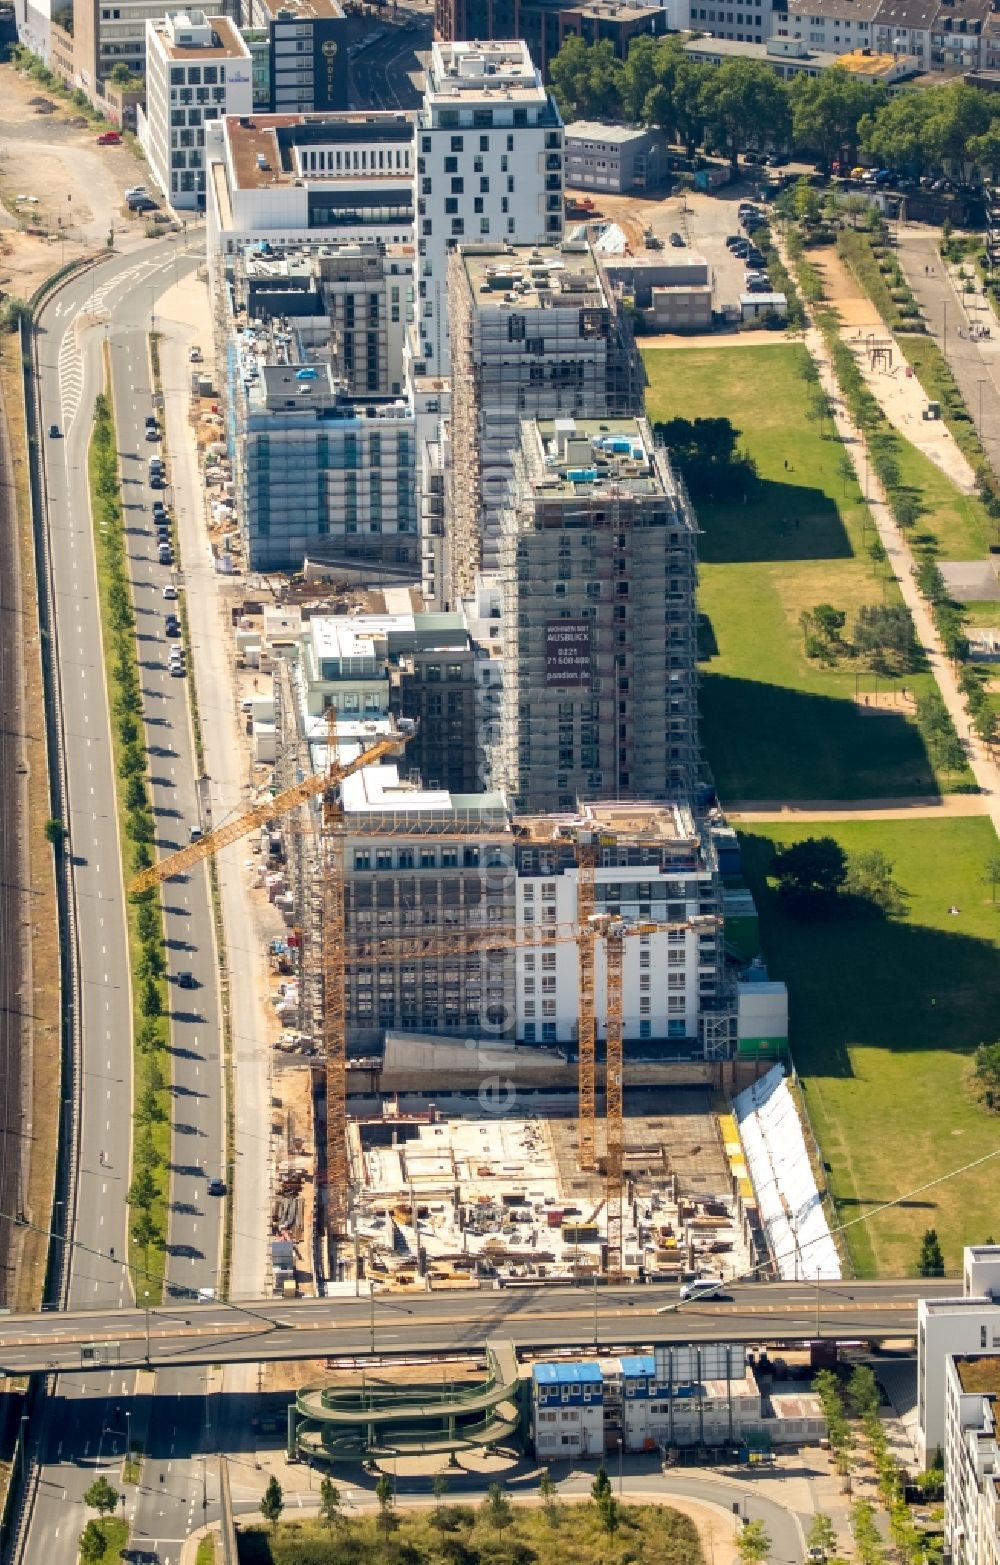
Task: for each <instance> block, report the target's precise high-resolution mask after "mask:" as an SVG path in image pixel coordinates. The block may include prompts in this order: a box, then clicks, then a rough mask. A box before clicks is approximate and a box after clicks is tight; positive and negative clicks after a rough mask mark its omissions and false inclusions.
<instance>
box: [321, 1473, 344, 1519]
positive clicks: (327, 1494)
mask: <svg viewBox="0 0 1000 1565" xmlns="http://www.w3.org/2000/svg"><path fill="white" fill-rule="evenodd" d="M319 1514H320V1520H321V1521H324V1522H325V1523H326V1525H327V1526H328V1527H336V1525H337V1523H338V1522H339V1521H341V1520H342V1515H341V1509H340V1490H339V1489H338V1488H337V1485H336V1484H335V1483H334V1481H333V1479H332V1478H324V1479H323V1481H322V1483H321V1484H320V1486H319Z"/></svg>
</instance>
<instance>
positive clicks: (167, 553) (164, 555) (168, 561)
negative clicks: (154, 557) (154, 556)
mask: <svg viewBox="0 0 1000 1565" xmlns="http://www.w3.org/2000/svg"><path fill="white" fill-rule="evenodd" d="M158 553H159V556H160V564H161V565H173V563H174V551H173V549H171V547H170V545H169V543H161V544H160V547H159V550H158Z"/></svg>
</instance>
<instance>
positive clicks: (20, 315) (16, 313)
mask: <svg viewBox="0 0 1000 1565" xmlns="http://www.w3.org/2000/svg"><path fill="white" fill-rule="evenodd" d="M22 321H24V322H25V323H26V324H28V323H30V321H31V305H30V304H29V303H28V301H27V299H18V298H17V297H15V296H14V295H11V296H10V297H9V298H7V299H5V300H4V302H3V307H2V309H0V330H2V331H9V332H15V331H20V329H21V322H22Z"/></svg>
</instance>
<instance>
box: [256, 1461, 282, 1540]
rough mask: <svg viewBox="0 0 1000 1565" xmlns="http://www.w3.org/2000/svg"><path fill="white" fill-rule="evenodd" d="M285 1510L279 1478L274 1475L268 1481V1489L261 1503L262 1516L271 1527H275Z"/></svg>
mask: <svg viewBox="0 0 1000 1565" xmlns="http://www.w3.org/2000/svg"><path fill="white" fill-rule="evenodd" d="M284 1509H285V1496H284V1494H283V1492H282V1488H281V1485H280V1483H279V1482H278V1480H277V1478H276V1477H275V1476H274V1474H273V1473H272V1474H271V1476H270V1478H269V1479H268V1480H267V1488H266V1489H265V1490H264V1498H263V1499H262V1500H261V1502H260V1514H261V1515H262V1516H263V1518H264V1520H265V1521H266V1522H268V1523H269V1524H270V1526H271V1527H273V1526H274V1525H275V1523H276V1522H277V1520H278V1518H279V1516H280V1515H281V1513H282V1511H283V1510H284Z"/></svg>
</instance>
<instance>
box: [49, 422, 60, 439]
mask: <svg viewBox="0 0 1000 1565" xmlns="http://www.w3.org/2000/svg"><path fill="white" fill-rule="evenodd" d="M49 439H50V440H58V439H59V425H58V424H50V425H49Z"/></svg>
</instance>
